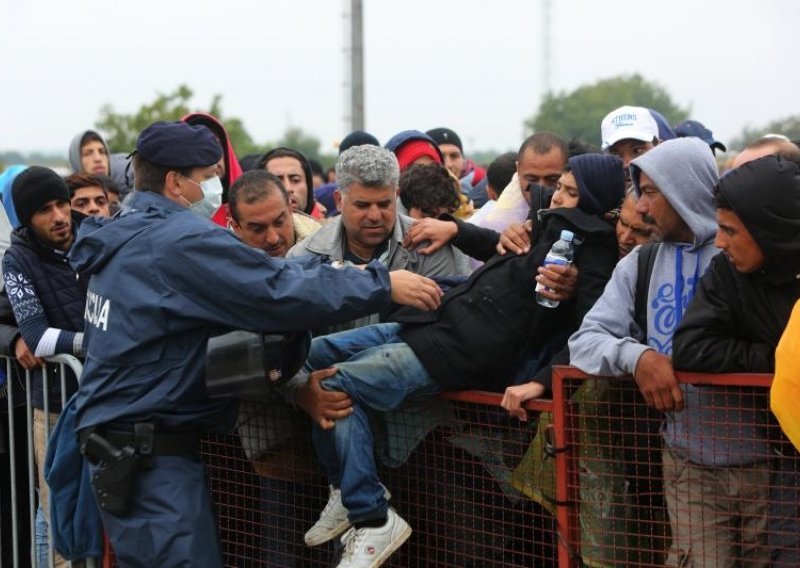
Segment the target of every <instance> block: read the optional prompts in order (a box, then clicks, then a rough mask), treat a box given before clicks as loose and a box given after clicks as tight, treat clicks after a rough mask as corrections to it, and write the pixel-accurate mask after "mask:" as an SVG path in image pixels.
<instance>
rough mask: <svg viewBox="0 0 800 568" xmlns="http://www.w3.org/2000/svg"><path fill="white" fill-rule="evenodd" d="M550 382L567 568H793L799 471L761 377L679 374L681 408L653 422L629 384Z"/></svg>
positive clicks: (574, 376) (799, 525)
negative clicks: (558, 431)
mask: <svg viewBox="0 0 800 568" xmlns="http://www.w3.org/2000/svg"><path fill="white" fill-rule="evenodd" d="M556 374H557V375H559V377H557V378H556V379H555V381H554V385H555V386H554V389H557V390H561V391H562V392H563V393H564V396H563V398H562V400H561V401H560V403H559V404H558V405H557V408H556V412H557V413H558V412H559V411H562V412H563V414H564V429H563V438H562V440H561V442H562V444H563V447H564V448H566V450H565V454H566V459H565V460H564V463H563V466H564V475H563V480H564V482H565V483H566V485H567V487H566V494H567V495H568V496H569V500H568V502H567V503H566V504H565V509H566V510H565V511H564V513H563V519H564V520H565V521H566V522H568V527H567V528H566V529H565V532H567V533H568V534H569V545H570V552H571V554H570V556H571V558H570V562H572V563H573V564H583V565H586V566H663V565H666V566H748V567H749V566H798V565H800V521H799V518H798V513H799V512H800V510H799V509H798V506H799V504H800V499H798V497H800V495H799V494H798V474H800V469H798V466H799V464H800V460H799V459H798V454H797V452H796V451H795V450H794V449H793V448H792V447H791V446H790V445H789V444H788V443H787V442H786V441H785V440H784V439H783V436H782V434H781V432H780V429H779V428H778V426H777V424H776V423H775V422H774V420H773V419H772V417H771V413H770V412H769V410H768V403H767V393H768V386H769V384H770V380H771V378H770V377H768V376H764V375H698V374H680V376H679V379H680V381H681V383H682V384H681V387H682V390H683V397H684V404H685V408H684V410H683V411H681V412H667V413H663V414H662V413H658V412H655V411H654V410H652V409H651V408H648V407H647V406H646V405H645V404H644V402H643V400H642V398H641V395H640V394H639V391H638V389H637V387H636V385H635V384H634V382H633V380H632V379H630V378H622V379H604V378H589V377H586V376H584V375H582V374H581V373H579V372H576V371H575V370H574V369H573V370H569V369H561V370H559V371H557V373H556ZM559 407H560V408H559ZM559 473H560V472H559Z"/></svg>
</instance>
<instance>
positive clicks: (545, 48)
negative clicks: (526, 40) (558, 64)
mask: <svg viewBox="0 0 800 568" xmlns="http://www.w3.org/2000/svg"><path fill="white" fill-rule="evenodd" d="M550 57H551V56H550V0H542V100H544V97H545V95H547V93H549V92H550V89H551V86H550Z"/></svg>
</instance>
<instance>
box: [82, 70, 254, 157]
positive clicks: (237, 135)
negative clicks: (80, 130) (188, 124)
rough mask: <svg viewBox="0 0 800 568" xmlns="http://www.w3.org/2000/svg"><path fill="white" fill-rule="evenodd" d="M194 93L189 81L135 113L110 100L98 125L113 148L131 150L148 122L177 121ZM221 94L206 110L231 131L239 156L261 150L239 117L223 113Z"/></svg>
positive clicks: (190, 109)
mask: <svg viewBox="0 0 800 568" xmlns="http://www.w3.org/2000/svg"><path fill="white" fill-rule="evenodd" d="M193 94H194V93H193V92H192V90H191V89H190V88H189V87H187V86H186V85H180V86H179V87H178V88H177V89H175V90H174V91H173V92H172V93H168V94H163V93H159V95H158V96H157V97H156V99H155V100H154V101H153V102H152V103H149V104H145V105H142V106H141V107H140V108H139V110H138V111H136V112H135V113H133V114H123V113H118V112H116V111H115V110H114V107H113V106H112V105H110V104H106V105H104V106H103V107H102V108H101V109H100V118H99V119H98V121H97V122H96V123H95V126H97V128H99V129H100V130H102V131H103V132H105V133H106V134H107V135H108V137H107V138H106V142H107V143H108V146H109V148H110V149H111V151H112V152H130V151H131V150H133V148H134V147H135V145H136V137H137V136H138V135H139V133H140V132H141V131H142V130H144V128H145V127H146V126H148V125H149V124H151V123H153V122H156V121H158V120H167V121H174V120H180V118H181V117H182V116H184V115H186V114H188V113H189V112H192V111H193V109H192V108H191V107H190V101H191V98H192V95H193ZM221 100H222V97H221V96H220V95H215V96H214V98H213V99H212V101H211V105H210V108H209V109H208V111H207V112H209V113H210V114H212V115H214V116H215V117H217V118H218V119H219V120H220V121H221V122H222V123H223V124H224V125H225V130H226V131H227V132H228V137H229V138H230V141H231V144H233V148H234V151H235V152H236V154H237V155H238V156H243V155H245V154H248V153H250V152H255V151H258V148H257V146H256V145H255V144H254V143H253V140H252V138H251V137H250V135H249V134H248V133H247V130H246V129H245V128H244V124H243V123H242V121H241V120H240V119H239V118H236V117H226V116H224V114H223V112H222V108H221V104H220V103H221Z"/></svg>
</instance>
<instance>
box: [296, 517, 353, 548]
mask: <svg viewBox="0 0 800 568" xmlns="http://www.w3.org/2000/svg"><path fill="white" fill-rule="evenodd" d="M351 526H352V524H351V523H350V521H349V520H347V519H345V520H344V521H343V522H341V523H339V524H338V525H336V526H335V527H334V528H333V530H332V531H331V532H329V533H326V534H324V535H320V536H318V537H317V538H308V537H307V536H305V535H303V541H304V542H305V543H306V546H319V545H320V544H325V543H326V542H330V541H331V540H333V539H335V538H336V537H337V536H341V535H342V533H344V531H346V530H347V529H349V528H350V527H351Z"/></svg>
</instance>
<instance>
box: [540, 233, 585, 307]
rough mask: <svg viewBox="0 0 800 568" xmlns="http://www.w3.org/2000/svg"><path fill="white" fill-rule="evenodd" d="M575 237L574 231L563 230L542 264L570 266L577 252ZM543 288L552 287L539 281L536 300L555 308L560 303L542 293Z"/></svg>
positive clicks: (545, 305)
mask: <svg viewBox="0 0 800 568" xmlns="http://www.w3.org/2000/svg"><path fill="white" fill-rule="evenodd" d="M574 237H575V235H573V234H572V231H567V230H564V231H561V238H560V239H559V240H557V241H556V242H554V243H553V246H552V247H550V252H548V253H547V256H546V257H544V262H543V263H542V266H547V265H548V264H560V265H562V266H569V265H570V264H572V257H573V255H574V254H575V249H573V248H572V239H573V238H574ZM542 290H550V288H548V287H546V286H544V285H543V284H540V283H539V282H537V283H536V301H537V302H539V304H540V305H542V306H544V307H545V308H555V307H556V306H557V305H558V300H551V299H549V298H545V297H544V296H542V295H541V294H540V292H541V291H542Z"/></svg>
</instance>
